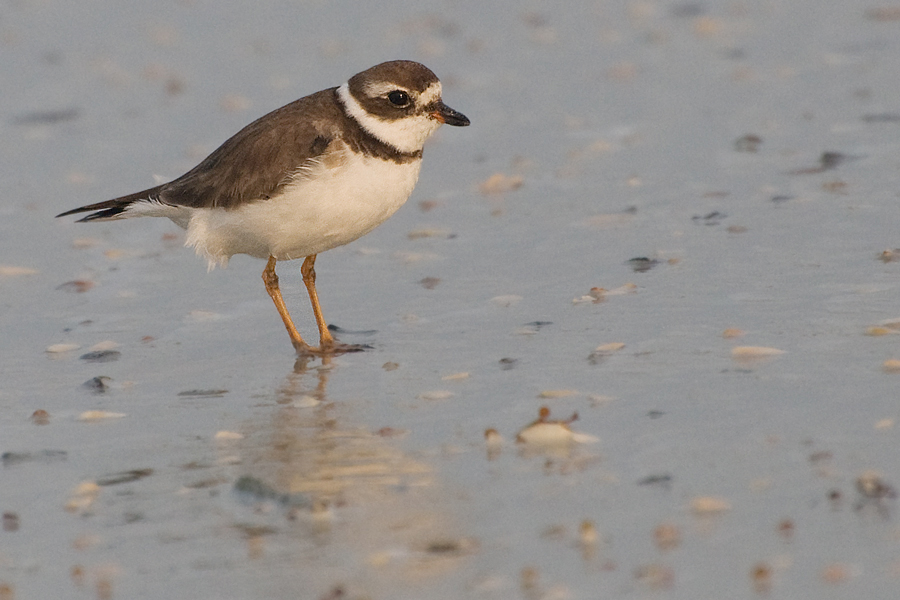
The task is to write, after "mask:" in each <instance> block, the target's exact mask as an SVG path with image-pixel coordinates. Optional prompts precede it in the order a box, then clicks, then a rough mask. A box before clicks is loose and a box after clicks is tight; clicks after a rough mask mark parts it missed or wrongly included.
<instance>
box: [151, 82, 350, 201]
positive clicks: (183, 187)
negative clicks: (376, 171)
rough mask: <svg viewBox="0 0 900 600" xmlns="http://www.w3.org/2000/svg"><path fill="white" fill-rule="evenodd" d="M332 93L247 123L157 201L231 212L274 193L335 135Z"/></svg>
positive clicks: (338, 116)
mask: <svg viewBox="0 0 900 600" xmlns="http://www.w3.org/2000/svg"><path fill="white" fill-rule="evenodd" d="M334 89H335V88H331V89H328V90H323V91H321V92H317V93H315V94H312V95H310V96H306V97H304V98H301V99H300V100H297V101H295V102H292V103H290V104H288V105H286V106H283V107H281V108H279V109H277V110H275V111H273V112H271V113H269V114H267V115H266V116H264V117H262V118H260V119H257V120H256V121H254V122H253V123H250V124H249V125H247V126H246V127H244V128H243V129H241V130H240V131H239V132H237V133H236V134H235V135H234V136H232V137H231V138H230V139H229V140H227V141H226V142H225V143H224V144H222V145H221V146H219V147H218V148H217V149H216V150H215V151H214V152H213V153H212V154H210V155H209V156H208V157H206V158H205V159H204V160H203V162H201V163H200V164H199V165H197V166H196V167H194V168H193V169H191V170H190V171H188V172H187V173H185V174H184V175H182V176H181V177H179V178H178V179H176V180H174V181H172V182H170V183H168V184H165V185H163V186H162V189H161V190H160V193H159V199H160V201H162V202H163V203H165V204H174V205H178V206H189V207H191V208H213V207H220V208H225V209H230V208H235V207H236V206H238V205H239V204H242V203H246V202H254V201H258V200H265V199H267V198H270V197H272V196H274V195H276V194H277V193H278V191H279V190H280V189H281V188H282V187H283V186H284V185H286V184H287V183H288V182H289V181H290V178H291V175H292V174H294V173H296V171H297V169H298V168H300V167H301V166H303V165H304V164H307V163H308V162H309V161H310V160H311V159H314V158H316V157H317V156H319V155H321V154H322V153H324V152H325V150H326V148H327V147H328V145H329V144H330V143H331V142H332V141H333V140H334V139H335V138H336V137H339V136H340V132H341V127H340V125H341V123H342V120H343V113H342V112H341V111H340V110H339V108H338V106H337V105H336V100H335V98H334Z"/></svg>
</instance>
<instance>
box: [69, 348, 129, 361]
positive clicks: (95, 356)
mask: <svg viewBox="0 0 900 600" xmlns="http://www.w3.org/2000/svg"><path fill="white" fill-rule="evenodd" d="M121 356H122V353H121V352H119V351H118V350H100V351H98V352H88V353H86V354H82V355H81V356H79V358H80V359H81V360H83V361H86V362H90V363H108V362H115V361H117V360H119V357H121Z"/></svg>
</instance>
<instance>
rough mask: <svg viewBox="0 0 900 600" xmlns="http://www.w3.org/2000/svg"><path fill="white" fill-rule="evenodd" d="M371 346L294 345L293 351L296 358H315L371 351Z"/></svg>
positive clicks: (339, 343) (334, 344)
mask: <svg viewBox="0 0 900 600" xmlns="http://www.w3.org/2000/svg"><path fill="white" fill-rule="evenodd" d="M371 349H372V346H369V345H368V344H342V343H341V342H336V341H334V342H330V343H321V344H319V346H318V347H317V348H316V347H313V346H310V345H309V344H302V345H301V344H294V350H296V351H297V356H298V357H307V356H308V357H317V356H338V355H341V354H348V353H350V352H362V351H363V350H371Z"/></svg>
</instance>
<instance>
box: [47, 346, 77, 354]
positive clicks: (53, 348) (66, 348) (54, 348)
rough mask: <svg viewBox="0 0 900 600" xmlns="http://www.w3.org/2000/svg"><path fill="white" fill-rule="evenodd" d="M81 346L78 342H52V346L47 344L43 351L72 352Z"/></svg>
mask: <svg viewBox="0 0 900 600" xmlns="http://www.w3.org/2000/svg"><path fill="white" fill-rule="evenodd" d="M79 348H81V346H79V345H78V344H53V345H52V346H47V349H46V350H44V352H47V353H48V354H61V353H63V352H72V351H73V350H78V349H79Z"/></svg>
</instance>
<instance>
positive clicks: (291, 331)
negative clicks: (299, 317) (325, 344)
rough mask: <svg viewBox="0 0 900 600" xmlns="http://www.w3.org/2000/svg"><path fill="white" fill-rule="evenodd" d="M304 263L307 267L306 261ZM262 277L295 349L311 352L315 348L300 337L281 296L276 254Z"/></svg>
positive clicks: (317, 316)
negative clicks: (276, 271)
mask: <svg viewBox="0 0 900 600" xmlns="http://www.w3.org/2000/svg"><path fill="white" fill-rule="evenodd" d="M312 258H313V259H315V256H313V257H312ZM307 260H309V259H307ZM303 264H304V267H305V266H306V263H303ZM262 279H263V283H264V284H265V285H266V291H267V292H269V296H270V297H271V298H272V302H274V303H275V308H276V309H278V314H279V315H281V320H282V321H284V327H285V329H287V332H288V335H289V336H291V343H292V344H293V345H294V349H295V350H297V352H298V353H301V352H302V353H309V352H310V351H311V350H313V348H312V346H310V345H309V344H307V343H306V342H305V341H303V338H302V337H300V332H298V331H297V328H296V327H294V322H293V321H292V320H291V315H290V314H289V313H288V309H287V306H285V304H284V298H282V297H281V290H280V289H279V288H278V275H276V274H275V257H274V256H270V257H269V262H268V263H266V268H265V269H264V270H263V273H262ZM305 279H306V276H304V280H305ZM313 280H315V274H314V275H313ZM307 287H308V285H307ZM313 292H315V287H314V288H313ZM317 305H318V301H317V302H316V303H315V304H314V305H313V307H314V308H315V307H316V306H317ZM316 318H317V319H320V318H321V314H320V313H316ZM319 328H320V329H321V325H320V326H319ZM326 331H327V329H326ZM329 337H330V336H329Z"/></svg>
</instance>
